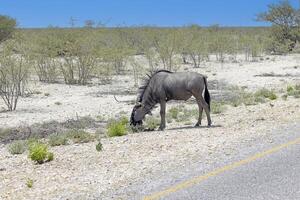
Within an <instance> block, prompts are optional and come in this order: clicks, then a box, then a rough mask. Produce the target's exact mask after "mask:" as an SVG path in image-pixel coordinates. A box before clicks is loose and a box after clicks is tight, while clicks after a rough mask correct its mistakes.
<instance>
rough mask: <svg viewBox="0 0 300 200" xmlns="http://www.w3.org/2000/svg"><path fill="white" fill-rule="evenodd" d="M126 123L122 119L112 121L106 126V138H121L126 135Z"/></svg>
mask: <svg viewBox="0 0 300 200" xmlns="http://www.w3.org/2000/svg"><path fill="white" fill-rule="evenodd" d="M127 125H128V120H127V122H126V121H125V120H124V119H123V120H122V119H121V120H117V121H116V120H112V121H111V122H109V123H108V125H107V135H108V137H116V136H123V135H126V134H127V131H128V129H127Z"/></svg>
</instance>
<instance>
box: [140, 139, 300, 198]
mask: <svg viewBox="0 0 300 200" xmlns="http://www.w3.org/2000/svg"><path fill="white" fill-rule="evenodd" d="M297 143H300V137H299V138H297V139H295V140H293V141H290V142H287V143H285V144H281V145H278V146H276V147H273V148H271V149H269V150H267V151H264V152H261V153H257V154H255V155H253V156H251V157H249V158H246V159H244V160H241V161H238V162H235V163H232V164H230V165H227V166H224V167H221V168H218V169H216V170H214V171H211V172H209V173H207V174H204V175H202V176H198V177H195V178H192V179H190V180H187V181H184V182H181V183H179V184H177V185H174V186H171V187H170V188H167V189H165V190H163V191H160V192H157V193H154V194H152V195H150V196H146V197H144V200H155V199H159V198H162V197H164V196H167V195H169V194H171V193H174V192H177V191H179V190H182V189H185V188H188V187H191V186H193V185H195V184H198V183H200V182H201V181H204V180H206V179H208V178H209V177H213V176H216V175H218V174H220V173H222V172H225V171H229V170H232V169H234V168H237V167H239V166H242V165H245V164H247V163H250V162H252V161H255V160H257V159H259V158H262V157H264V156H267V155H270V154H272V153H275V152H277V151H279V150H281V149H283V148H286V147H288V146H291V145H294V144H297Z"/></svg>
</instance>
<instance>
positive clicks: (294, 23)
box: [257, 0, 300, 53]
mask: <svg viewBox="0 0 300 200" xmlns="http://www.w3.org/2000/svg"><path fill="white" fill-rule="evenodd" d="M299 19H300V18H299V11H297V10H296V9H294V8H293V7H292V5H291V4H290V2H289V1H288V0H284V1H280V2H279V3H278V4H270V5H268V11H266V12H263V13H260V14H258V16H257V20H258V21H266V22H270V23H271V24H272V32H271V34H272V35H271V37H272V39H273V41H274V43H271V44H272V45H271V46H270V49H271V50H272V51H274V52H278V53H284V51H291V50H293V48H294V47H295V45H296V42H297V41H299V36H298V35H299V34H298V32H299ZM274 44H276V45H274Z"/></svg>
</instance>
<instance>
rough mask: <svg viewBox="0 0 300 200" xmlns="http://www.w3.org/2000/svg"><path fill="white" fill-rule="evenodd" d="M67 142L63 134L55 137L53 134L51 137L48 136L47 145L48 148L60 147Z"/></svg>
mask: <svg viewBox="0 0 300 200" xmlns="http://www.w3.org/2000/svg"><path fill="white" fill-rule="evenodd" d="M67 142H68V139H67V137H66V135H65V134H60V135H57V134H53V135H50V137H49V141H48V143H49V145H50V146H60V145H66V144H67Z"/></svg>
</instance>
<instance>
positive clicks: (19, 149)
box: [8, 140, 27, 154]
mask: <svg viewBox="0 0 300 200" xmlns="http://www.w3.org/2000/svg"><path fill="white" fill-rule="evenodd" d="M26 149H27V144H26V142H25V141H23V140H17V141H14V142H12V143H11V144H9V146H8V151H9V153H11V154H22V153H24V152H25V151H26Z"/></svg>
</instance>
